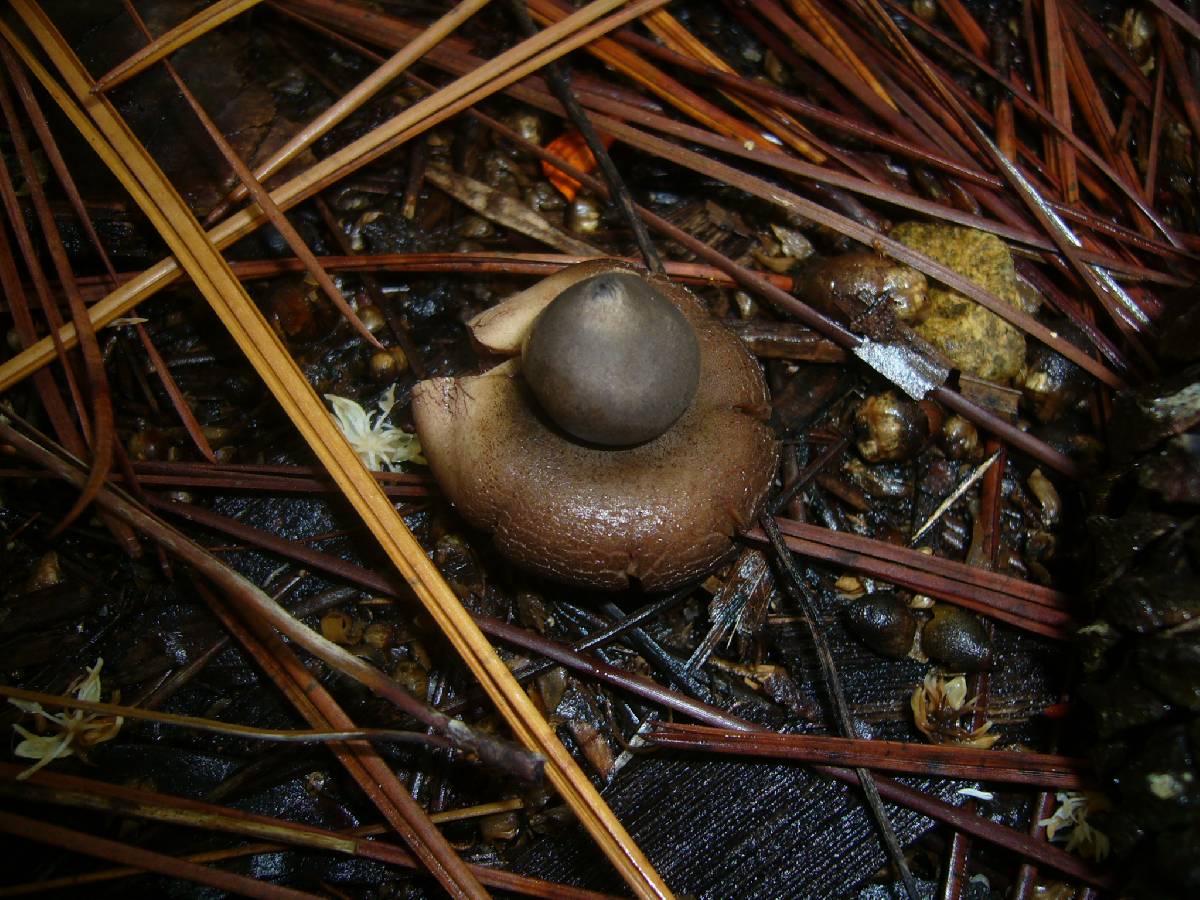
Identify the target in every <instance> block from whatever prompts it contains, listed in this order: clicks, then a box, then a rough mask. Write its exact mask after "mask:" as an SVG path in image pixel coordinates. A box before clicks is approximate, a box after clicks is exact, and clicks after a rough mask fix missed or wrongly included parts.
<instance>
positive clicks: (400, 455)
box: [325, 385, 426, 472]
mask: <svg viewBox="0 0 1200 900" xmlns="http://www.w3.org/2000/svg"><path fill="white" fill-rule="evenodd" d="M325 399H326V400H328V401H329V405H330V406H331V407H333V418H334V421H336V422H337V424H338V427H339V428H340V429H342V434H343V435H345V436H346V440H347V441H349V442H350V446H351V447H353V448H354V452H355V453H357V454H358V458H359V459H361V460H362V461H363V465H364V466H366V467H367V468H368V469H371V470H372V471H385V472H390V471H392V470H393V469H395V468H396V467H398V466H399V465H400V464H401V463H404V462H415V463H420V464H421V465H426V462H425V457H423V456H422V455H421V442H420V441H419V440H417V436H416V435H415V434H409V433H408V432H407V431H402V430H401V429H399V428H397V427H396V426H395V425H392V424H391V423H390V422H388V420H387V418H388V413H390V412H391V411H392V407H393V406H395V405H396V386H395V385H392V386H391V387H390V388H388V391H387V393H386V394H384V395H383V397H382V399H380V401H379V413H378V414H377V415H375V416H374V418H372V416H371V415H370V413H368V412H367V411H366V410H365V409H363V408H362V407H361V406H360V405H359V404H357V403H355V402H354V401H353V400H351V399H349V398H348V397H338V396H337V395H336V394H326V395H325Z"/></svg>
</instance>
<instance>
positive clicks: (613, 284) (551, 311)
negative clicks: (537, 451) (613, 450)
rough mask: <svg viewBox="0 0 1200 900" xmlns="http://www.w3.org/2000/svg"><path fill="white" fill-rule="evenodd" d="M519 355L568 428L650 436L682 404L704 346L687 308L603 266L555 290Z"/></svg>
mask: <svg viewBox="0 0 1200 900" xmlns="http://www.w3.org/2000/svg"><path fill="white" fill-rule="evenodd" d="M522 364H523V367H524V371H525V379H526V381H527V382H528V384H529V386H530V388H531V389H532V391H533V393H534V395H535V396H536V397H537V399H538V402H539V403H540V404H541V406H542V408H543V409H544V410H545V411H546V412H547V413H548V414H549V416H550V418H551V419H553V420H554V422H555V423H556V424H557V425H558V426H559V427H561V428H562V429H563V430H564V431H566V432H567V433H568V434H571V435H573V436H574V437H577V438H579V439H580V440H584V441H589V442H591V443H594V444H603V445H606V446H630V445H633V444H640V443H644V442H645V441H649V440H652V439H653V438H656V437H658V436H659V435H660V434H662V433H663V432H664V431H666V430H667V429H668V428H669V427H671V425H672V424H673V423H674V422H675V421H676V420H677V419H678V418H679V417H680V416H681V415H682V414H683V411H684V410H685V409H687V407H688V404H689V403H691V401H692V397H694V396H695V394H696V385H697V383H698V382H699V380H700V348H699V345H698V344H697V343H696V335H695V333H694V332H693V330H692V327H691V325H690V324H689V323H688V321H687V319H686V318H684V316H683V314H682V313H680V312H679V310H678V309H676V308H675V307H674V306H673V305H671V303H670V302H668V301H667V299H666V298H665V297H663V296H662V294H661V293H659V292H658V291H656V290H654V288H652V287H651V286H650V284H649V283H648V282H647V281H646V280H645V279H644V278H640V277H638V276H637V275H632V274H627V273H622V272H606V273H604V274H603V275H597V276H595V277H593V278H588V279H586V280H584V281H581V282H578V283H577V284H574V285H572V286H571V287H569V288H567V289H566V290H565V291H563V292H562V293H561V294H559V295H558V297H557V298H555V300H554V302H552V303H551V304H550V305H549V306H547V307H546V309H545V311H544V312H542V314H541V315H540V316H539V317H538V319H537V322H535V323H534V326H533V330H532V331H531V332H530V334H529V338H528V340H527V341H526V344H525V349H524V353H523V355H522Z"/></svg>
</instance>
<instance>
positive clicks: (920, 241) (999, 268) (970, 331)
mask: <svg viewBox="0 0 1200 900" xmlns="http://www.w3.org/2000/svg"><path fill="white" fill-rule="evenodd" d="M889 236H890V237H891V238H893V239H895V240H897V241H899V242H900V243H902V244H904V245H905V246H907V247H911V248H912V249H913V250H916V251H918V252H919V253H924V254H925V255H926V256H928V257H930V258H932V259H934V260H937V261H938V262H940V263H941V264H942V265H944V266H947V267H949V268H951V269H953V270H954V271H955V272H957V273H958V274H960V275H962V276H963V277H964V278H969V279H970V280H971V281H974V282H975V283H976V284H978V285H980V286H982V287H984V288H987V289H988V290H990V291H991V292H992V293H994V294H996V295H997V296H998V297H1000V298H1001V299H1002V300H1004V301H1005V302H1007V303H1008V304H1010V305H1011V306H1013V307H1014V308H1016V309H1021V310H1025V309H1026V308H1027V302H1026V300H1025V298H1024V297H1022V295H1021V292H1020V289H1019V287H1018V285H1019V282H1018V281H1017V273H1016V270H1015V269H1014V268H1013V261H1012V255H1011V254H1010V253H1009V252H1008V248H1007V247H1006V246H1005V245H1004V242H1003V241H1001V240H1000V239H999V238H998V237H996V236H995V235H994V234H988V233H986V232H983V231H977V230H975V229H974V228H962V227H959V226H957V225H941V224H931V223H925V222H905V223H903V224H901V225H897V226H896V227H895V228H894V229H892V232H891V234H890V235H889ZM929 301H930V305H931V306H932V311H931V312H930V314H929V317H928V318H926V319H925V321H924V322H922V323H921V324H920V325H918V326H917V327H916V331H917V334H919V335H920V336H921V337H923V338H924V339H925V340H927V341H929V343H931V344H933V345H934V346H935V347H937V348H938V349H939V350H941V351H942V352H943V353H944V354H945V355H946V357H947V358H948V359H949V360H950V361H951V362H952V363H954V365H956V366H957V367H959V368H960V369H962V370H963V371H964V372H967V373H969V374H971V375H977V376H978V377H980V378H986V379H988V380H990V381H998V382H1008V381H1011V380H1012V379H1013V378H1014V377H1016V375H1017V374H1018V373H1019V372H1020V371H1021V367H1022V365H1023V363H1024V361H1025V336H1024V335H1023V334H1021V332H1020V331H1018V330H1017V329H1015V328H1013V327H1012V326H1011V325H1009V324H1008V323H1007V322H1005V321H1004V320H1003V319H1001V318H1000V317H999V316H997V315H996V314H995V313H993V312H989V311H988V310H986V309H984V308H983V307H982V306H980V305H979V304H978V303H976V302H975V301H974V300H972V299H970V298H969V297H965V296H963V295H962V294H960V293H958V291H952V290H950V289H949V288H947V287H945V286H944V285H939V284H937V283H936V282H933V283H931V284H930V288H929Z"/></svg>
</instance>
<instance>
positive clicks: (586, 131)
mask: <svg viewBox="0 0 1200 900" xmlns="http://www.w3.org/2000/svg"><path fill="white" fill-rule="evenodd" d="M509 6H510V7H511V8H512V11H513V16H514V17H515V18H516V20H517V24H518V25H520V26H521V29H522V30H523V31H524V32H525V33H526V34H527V35H529V36H530V37H533V36H534V35H535V34H537V30H538V29H537V26H536V25H534V23H533V19H532V18H530V15H529V9H528V8H527V7H526V6H525V0H509ZM543 71H544V72H545V73H546V76H547V81H548V82H549V84H550V88H551V90H553V91H554V96H555V97H556V98H557V99H558V102H559V103H561V104H562V106H563V109H565V110H566V112H567V116H568V117H569V118H570V120H571V123H572V124H573V125H574V126H575V127H576V128H577V129H579V133H580V134H581V135H583V139H584V140H585V141H587V145H588V149H589V150H591V151H592V156H594V157H595V159H596V163H597V164H598V165H599V166H600V171H601V172H603V173H604V180H605V181H606V182H607V183H608V186H609V188H610V189H611V192H612V193H611V199H612V200H613V201H614V202H615V203H616V204H617V208H618V209H620V210H621V214H622V215H623V216H624V217H625V220H626V221H627V222H628V223H629V227H630V228H632V229H633V236H634V238H635V239H636V240H637V244H638V249H639V250H641V252H642V256H643V258H645V260H646V268H647V269H649V270H650V271H651V272H654V273H656V274H659V275H661V274H663V272H664V271H665V270H664V268H663V262H662V257H661V256H659V254H658V250H657V248H655V246H654V239H653V238H651V237H650V232H649V230H648V229H647V228H646V223H645V222H643V221H642V217H641V216H639V215H638V214H637V211H636V210H635V209H634V205H633V196H632V195H631V194H630V193H629V187H628V186H627V185H626V184H625V179H623V178H622V177H621V173H620V172H618V171H617V167H616V166H615V165H613V161H612V157H611V156H609V155H608V148H607V147H605V146H604V141H602V140H600V135H599V134H597V133H596V128H595V126H593V125H592V120H591V119H590V118H589V117H588V114H587V113H586V112H585V111H584V109H583V107H582V106H580V105H579V101H578V100H577V99H576V97H575V91H574V90H572V89H571V72H570V69H568V68H567V65H566V63H565V62H562V61H559V62H554V63H551V64H550V65H548V66H546V67H545V68H544V69H543Z"/></svg>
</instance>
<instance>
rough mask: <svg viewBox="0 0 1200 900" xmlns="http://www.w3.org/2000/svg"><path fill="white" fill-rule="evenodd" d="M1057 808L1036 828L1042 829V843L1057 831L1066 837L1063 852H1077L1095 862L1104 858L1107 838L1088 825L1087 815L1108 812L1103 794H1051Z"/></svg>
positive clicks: (1106, 851)
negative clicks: (1064, 850)
mask: <svg viewBox="0 0 1200 900" xmlns="http://www.w3.org/2000/svg"><path fill="white" fill-rule="evenodd" d="M1054 798H1055V799H1056V800H1058V808H1057V809H1056V810H1054V814H1053V815H1051V816H1050V817H1049V818H1048V819H1042V820H1040V821H1039V822H1038V825H1040V826H1042V827H1043V828H1045V829H1046V840H1050V841H1052V840H1054V836H1055V835H1056V834H1058V833H1059V832H1063V833H1065V834H1067V847H1066V849H1067V852H1068V853H1078V854H1079V855H1080V856H1085V857H1087V858H1088V859H1094V860H1096V861H1097V862H1099V861H1101V860H1103V859H1104V858H1105V857H1106V856H1108V837H1107V836H1106V835H1105V834H1104V833H1103V832H1102V831H1099V830H1097V829H1096V828H1094V827H1093V826H1092V825H1091V824H1089V823H1088V820H1087V817H1088V813H1090V812H1099V811H1102V810H1105V809H1109V808H1110V805H1109V803H1108V800H1107V798H1105V797H1104V795H1103V794H1097V793H1095V792H1092V791H1082V792H1081V791H1060V792H1059V793H1057V794H1055V795H1054Z"/></svg>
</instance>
